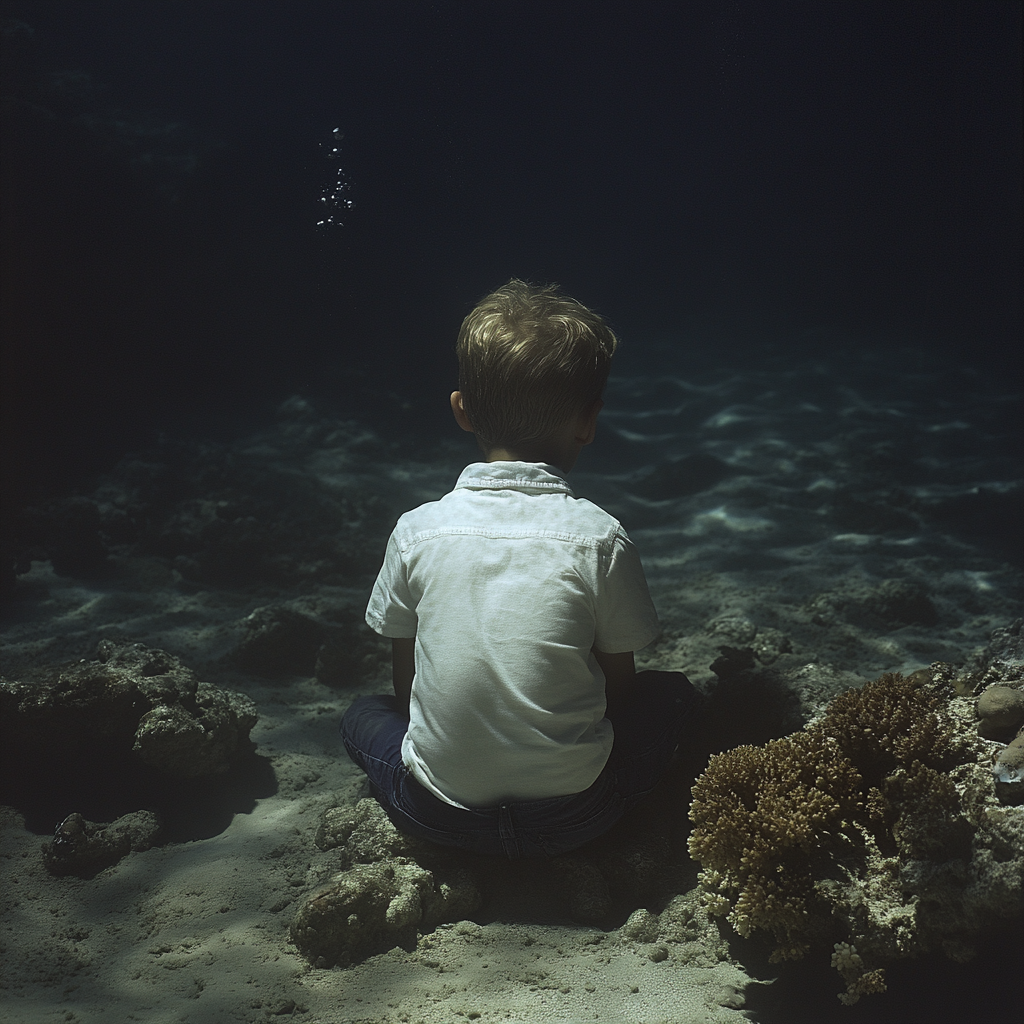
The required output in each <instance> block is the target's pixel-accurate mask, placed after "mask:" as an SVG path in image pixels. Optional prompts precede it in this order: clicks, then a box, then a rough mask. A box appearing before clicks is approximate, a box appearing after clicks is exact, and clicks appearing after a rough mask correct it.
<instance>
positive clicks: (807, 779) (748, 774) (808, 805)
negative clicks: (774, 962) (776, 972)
mask: <svg viewBox="0 0 1024 1024" xmlns="http://www.w3.org/2000/svg"><path fill="white" fill-rule="evenodd" d="M723 783H724V784H723ZM860 784H861V778H860V776H859V775H858V773H857V771H856V770H855V769H854V767H853V765H852V764H851V763H850V762H849V761H848V760H847V759H846V758H844V757H843V756H842V754H841V753H840V751H839V746H838V744H837V743H836V742H835V740H834V739H832V738H831V737H829V736H827V735H825V734H824V733H823V732H821V731H820V730H814V731H809V732H803V733H796V734H794V735H793V736H788V737H786V738H784V739H780V740H773V741H772V742H771V743H769V744H767V746H764V747H749V746H744V747H737V748H736V749H735V750H729V751H726V752H725V753H723V754H718V755H716V756H715V757H713V758H712V759H711V762H710V764H709V765H708V770H707V771H706V772H705V773H704V774H703V775H702V776H701V777H700V778H699V779H698V780H697V782H696V784H695V785H694V787H693V806H692V810H691V812H690V817H691V818H692V819H693V821H694V823H695V824H696V826H697V827H696V828H695V829H694V831H693V833H692V834H691V836H690V840H689V847H690V855H691V856H692V857H694V858H695V859H696V860H698V861H700V862H701V864H703V865H705V866H710V867H711V868H712V869H713V870H714V871H715V872H717V874H715V875H714V876H712V875H710V874H707V873H706V874H705V877H704V882H705V885H706V887H708V888H709V889H712V890H714V891H716V892H718V893H719V894H720V895H721V896H726V897H728V898H729V899H734V900H735V902H734V904H733V907H732V910H731V912H730V914H729V921H730V923H731V924H732V925H733V927H735V929H736V930H737V931H738V932H739V933H740V934H741V935H744V936H746V935H749V934H750V932H751V931H752V930H753V929H755V928H761V929H765V930H768V931H770V932H771V933H772V934H773V935H775V937H776V939H777V940H778V942H779V948H778V950H777V951H776V958H777V959H782V958H795V957H798V956H801V955H802V952H803V950H804V949H805V946H804V945H803V944H802V942H800V941H799V940H798V937H799V936H801V935H802V934H803V933H804V930H805V918H806V915H807V910H806V900H807V898H808V896H809V894H810V892H811V889H812V887H813V883H814V873H813V870H812V866H813V864H814V862H815V861H816V860H817V859H818V857H819V856H820V851H821V850H822V849H829V848H835V847H836V846H839V847H841V846H844V845H850V844H851V843H853V842H855V841H856V834H855V833H853V832H852V831H851V824H850V823H851V822H852V820H853V819H854V817H855V816H856V815H857V813H858V811H859V807H860ZM719 905H721V901H720V902H719Z"/></svg>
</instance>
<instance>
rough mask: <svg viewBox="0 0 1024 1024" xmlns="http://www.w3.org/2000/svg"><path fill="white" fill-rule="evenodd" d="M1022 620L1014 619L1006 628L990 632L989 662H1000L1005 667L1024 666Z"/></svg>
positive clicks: (1023, 629) (1023, 621)
mask: <svg viewBox="0 0 1024 1024" xmlns="http://www.w3.org/2000/svg"><path fill="white" fill-rule="evenodd" d="M1022 626H1024V619H1016V620H1015V621H1014V622H1011V623H1010V625H1008V626H1003V627H1001V628H1000V629H994V630H992V636H991V639H990V640H989V645H988V651H987V652H986V654H987V655H988V656H989V658H988V660H989V661H1002V662H1005V663H1006V664H1007V665H1024V628H1022Z"/></svg>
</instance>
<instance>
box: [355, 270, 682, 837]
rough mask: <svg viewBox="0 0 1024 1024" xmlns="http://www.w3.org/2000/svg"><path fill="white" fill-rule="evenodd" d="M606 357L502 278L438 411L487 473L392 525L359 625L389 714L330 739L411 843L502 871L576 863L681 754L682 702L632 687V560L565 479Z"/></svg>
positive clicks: (675, 677)
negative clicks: (522, 860)
mask: <svg viewBox="0 0 1024 1024" xmlns="http://www.w3.org/2000/svg"><path fill="white" fill-rule="evenodd" d="M617 345H618V339H617V338H616V337H615V335H614V333H613V332H612V331H611V329H610V328H609V327H608V325H607V324H606V323H605V322H604V320H603V319H602V318H601V317H600V316H599V315H597V314H596V313H594V312H593V311H592V310H589V309H587V308H586V307H585V306H583V305H581V304H580V303H579V302H577V301H576V300H575V299H572V298H569V297H568V296H565V295H561V294H560V293H559V292H558V290H557V288H555V287H553V286H552V287H547V288H538V287H535V286H533V285H528V284H525V283H524V282H522V281H516V280H512V281H509V283H508V284H507V285H504V286H503V287H502V288H499V289H498V290H497V291H495V292H492V293H491V294H490V295H488V296H485V297H484V298H483V299H482V300H481V301H480V302H479V303H478V304H477V306H476V307H475V308H474V309H473V311H472V312H471V313H470V314H469V316H467V317H466V319H465V320H464V321H463V323H462V328H461V330H460V331H459V337H458V340H457V341H456V346H455V351H456V355H457V356H458V360H459V390H458V391H455V392H453V393H452V394H451V397H450V402H451V407H452V413H453V414H454V416H455V420H456V422H457V423H458V425H459V426H460V427H461V428H462V429H463V430H468V431H470V432H472V433H473V434H474V435H475V436H476V440H477V444H478V446H479V447H480V450H481V452H482V453H483V456H484V460H485V461H484V462H476V463H473V464H472V465H471V466H469V467H468V468H467V469H466V470H465V471H464V472H463V474H462V476H461V477H460V478H459V482H458V484H457V485H456V488H455V490H454V491H452V493H451V494H448V495H446V496H445V497H444V498H442V499H441V500H440V501H437V502H431V503H429V504H427V505H423V506H421V507H420V508H418V509H414V510H413V511H412V512H409V513H406V515H404V516H403V517H402V518H401V519H400V520H399V522H398V525H397V527H396V528H395V531H394V534H393V535H392V537H391V540H390V541H389V542H388V550H387V554H386V557H385V561H384V566H383V568H382V569H381V571H380V575H379V576H378V578H377V582H376V584H375V585H374V588H373V593H372V595H371V598H370V603H369V606H368V607H367V613H366V619H367V622H368V623H369V624H370V626H371V627H373V628H374V629H375V630H377V631H378V632H380V633H383V634H384V635H385V636H390V637H392V638H393V639H392V682H393V686H394V696H390V695H388V696H385V695H377V694H375V695H368V696H363V697H357V698H356V699H355V700H354V701H353V702H352V704H351V705H350V707H349V708H348V710H347V711H346V712H345V716H344V718H343V720H342V726H341V731H342V738H343V740H344V742H345V749H346V750H347V751H348V753H349V755H350V756H351V758H352V760H353V761H354V762H355V763H356V764H358V765H359V766H360V767H361V768H362V769H363V771H365V772H366V774H367V777H368V779H369V782H370V791H371V792H372V793H373V795H374V797H376V799H377V800H378V801H380V803H381V805H382V806H383V807H384V808H385V809H386V810H387V813H388V815H389V816H390V817H391V820H392V821H393V822H394V823H395V824H396V825H397V826H398V827H399V828H400V829H402V830H403V831H405V832H408V833H409V834H411V835H415V836H419V837H421V838H423V839H426V840H429V841H431V842H435V843H442V844H446V845H452V846H458V847H460V848H462V849H465V850H474V851H476V852H478V853H499V854H502V855H504V856H507V857H523V856H551V855H554V854H556V853H561V852H564V851H566V850H570V849H574V848H576V847H578V846H581V845H582V844H584V843H586V842H589V841H590V840H591V839H593V838H594V837H596V836H598V835H601V834H602V833H603V832H606V831H607V830H608V829H609V828H611V826H612V825H613V824H614V823H615V822H616V821H618V820H619V818H621V816H622V815H623V814H624V813H626V811H627V810H628V809H629V808H630V807H632V806H633V805H634V804H635V803H636V802H637V801H638V800H640V799H642V798H643V796H644V795H645V794H647V793H649V792H650V791H651V790H652V788H653V787H654V785H655V784H656V782H657V780H658V779H659V778H660V777H661V775H662V773H663V772H664V770H665V768H666V766H667V765H668V763H669V760H670V759H671V757H672V756H673V753H674V751H675V749H676V745H677V743H678V741H679V736H680V735H681V730H682V728H683V724H684V722H685V721H686V720H687V718H688V716H689V714H690V710H691V709H692V707H693V705H694V702H695V701H696V694H695V692H694V691H693V688H692V687H691V686H690V684H689V682H688V680H687V679H686V678H685V676H682V675H680V674H677V673H667V672H650V671H647V672H639V673H638V672H637V671H636V666H635V663H634V656H633V655H634V651H636V650H637V649H638V648H641V647H644V646H646V645H647V644H649V643H650V642H651V641H652V640H653V639H654V638H655V637H656V636H657V633H658V620H657V616H656V615H655V612H654V606H653V604H652V602H651V597H650V593H649V592H648V590H647V583H646V581H645V580H644V574H643V569H642V568H641V566H640V559H639V557H638V556H637V553H636V551H635V550H634V548H633V546H632V545H631V544H630V542H629V539H628V538H627V537H626V535H625V533H624V532H623V531H622V528H621V527H620V526H619V524H618V523H617V522H616V521H615V520H614V519H613V518H612V517H611V516H609V515H608V514H607V513H605V512H603V511H601V509H599V508H597V507H596V506H595V505H592V504H591V503H590V502H587V501H580V500H578V499H576V498H575V497H574V496H573V494H572V491H570V490H569V487H568V484H567V483H566V481H565V474H566V473H568V472H569V471H570V470H571V469H572V467H573V466H574V465H575V463H576V460H577V458H578V456H579V454H580V452H581V451H582V450H583V448H584V447H586V446H587V445H589V444H590V443H591V442H592V441H593V440H594V437H595V433H596V430H597V418H598V415H599V413H600V411H601V407H602V405H603V402H602V398H601V395H602V393H603V391H604V386H605V384H606V382H607V380H608V372H609V368H610V366H611V357H612V355H613V353H614V352H615V348H616V346H617Z"/></svg>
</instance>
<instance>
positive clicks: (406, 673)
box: [391, 636, 632, 714]
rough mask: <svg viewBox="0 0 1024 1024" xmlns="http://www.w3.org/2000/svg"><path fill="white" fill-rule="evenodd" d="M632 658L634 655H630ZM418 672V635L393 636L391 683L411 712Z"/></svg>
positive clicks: (406, 710)
mask: <svg viewBox="0 0 1024 1024" xmlns="http://www.w3.org/2000/svg"><path fill="white" fill-rule="evenodd" d="M630 657H631V658H632V655H630ZM415 674H416V637H414V636H410V637H405V636H403V637H392V638H391V683H392V685H393V686H394V688H395V696H396V697H397V698H398V701H399V704H400V705H401V707H402V711H404V712H405V713H406V714H408V713H409V697H410V695H411V694H412V677H413V676H414V675H415Z"/></svg>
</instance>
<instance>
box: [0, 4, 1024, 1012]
mask: <svg viewBox="0 0 1024 1024" xmlns="http://www.w3.org/2000/svg"><path fill="white" fill-rule="evenodd" d="M1019 28H1020V7H1019V5H1016V4H1002V3H978V4H975V5H966V6H965V5H962V4H957V3H952V2H948V3H947V2H939V3H931V4H916V3H907V4H906V5H903V6H900V7H899V8H896V7H895V6H892V5H881V4H876V3H871V2H866V0H865V2H856V3H850V4H844V5H842V7H841V8H840V7H838V6H836V7H832V6H831V5H830V6H829V8H828V10H827V11H826V9H825V8H824V7H818V6H816V5H808V4H802V3H792V2H772V3H765V4H761V5H751V6H745V5H737V4H732V3H727V2H724V0H723V2H719V0H708V2H706V3H697V4H693V5H687V7H686V9H685V10H684V9H683V8H682V7H679V8H677V6H676V5H668V4H660V3H654V2H643V0H642V2H639V3H632V4H620V3H617V2H612V0H607V2H605V0H600V2H594V3H577V2H571V0H563V2H552V3H548V4H540V3H534V2H533V0H515V2H513V0H509V2H508V3H507V4H502V5H493V6H492V5H486V4H476V3H471V2H465V3H463V2H455V0H446V2H440V3H425V2H424V3H419V2H415V0H408V2H402V0H395V2H380V3H371V2H369V0H367V2H362V0H357V2H353V3H350V4H343V5H335V4H329V3H317V2H310V3H303V4H296V5H294V7H293V6H292V5H288V7H287V8H285V7H278V6H277V5H270V4H265V3H261V2H258V3H253V4H251V5H248V4H247V5H234V4H229V3H216V2H215V3H211V4H210V5H208V6H207V5H204V9H203V12H202V13H198V8H197V9H196V10H195V11H186V10H185V7H184V6H182V7H181V8H177V7H175V6H174V5H170V6H166V7H163V6H162V7H159V8H157V7H155V6H151V5H148V4H143V3H137V2H129V0H123V2H110V3H94V4H92V3H90V4H71V3H31V2H26V3H20V4H19V3H10V4H5V13H4V21H3V27H2V31H3V47H4V49H3V56H4V76H3V88H4V95H3V121H2V132H3V138H4V145H5V148H6V149H7V150H8V152H9V153H10V154H11V156H10V158H9V159H8V160H7V161H6V168H5V170H4V171H3V175H4V179H3V216H4V232H3V235H4V237H3V274H4V289H3V292H4V295H3V303H4V318H5V323H6V325H7V326H6V328H5V331H4V342H3V343H4V369H3V409H2V412H3V417H4V434H5V444H4V449H5V451H4V454H3V491H4V498H3V517H2V522H0V527H2V530H0V541H2V555H3V564H2V567H0V570H2V579H0V583H2V594H3V605H2V612H0V873H2V881H0V907H2V910H0V1015H2V1016H3V1018H4V1019H5V1020H10V1021H18V1022H19V1024H43V1022H56V1021H76V1022H90V1021H96V1022H99V1021H108V1020H111V1019H117V1020H126V1021H129V1020H138V1021H145V1022H150V1021H154V1022H157V1021H158V1022H179V1021H180V1022H188V1024H195V1022H206V1021H210V1022H213V1021H217V1022H221V1021H237V1022H240V1024H241V1022H245V1024H253V1022H257V1021H265V1020H269V1019H296V1020H301V1021H308V1022H324V1024H343V1022H351V1024H356V1022H359V1024H371V1022H372V1024H378V1022H380V1024H383V1022H388V1024H390V1022H394V1021H402V1022H409V1024H415V1022H421V1024H450V1022H456V1021H462V1020H478V1021H481V1022H487V1021H512V1022H516V1021H520V1022H533V1021H550V1022H557V1024H578V1022H583V1021H602V1022H603V1021H609V1022H619V1021H621V1022H629V1024H658V1022H661V1024H691V1022H693V1024H696V1022H702V1024H703V1022H723V1024H724V1022H729V1021H736V1022H739V1021H752V1022H759V1024H800V1022H806V1024H812V1022H814V1024H819V1022H821V1021H849V1022H851V1024H853V1022H857V1024H924V1022H928V1024H939V1022H949V1024H954V1022H956V1024H962V1022H965V1021H982V1020H984V1021H1000V1020H1012V1019H1015V1016H1016V1015H1019V1010H1020V1006H1021V1001H1022V1000H1024V974H1022V972H1021V970H1020V965H1021V963H1022V957H1024V928H1022V923H1024V748H1022V743H1024V739H1022V737H1024V626H1022V623H1024V430H1022V428H1024V376H1022V374H1021V372H1020V371H1021V369H1022V360H1021V345H1020V341H1021V308H1020V307H1021V303H1020V298H1021V296H1020V283H1019V270H1020V185H1019V180H1020V169H1021V168H1020V140H1019V125H1020V100H1019V85H1017V84H1014V83H1017V82H1018V79H1019V72H1020V44H1019V35H1020V34H1019ZM339 125H340V127H338V126H339ZM510 278H522V279H526V280H529V281H532V282H535V283H539V284H547V283H549V282H552V281H558V282H560V284H561V285H562V286H563V288H564V290H565V292H566V293H568V294H570V295H573V296H574V297H576V298H577V299H579V301H580V302H582V303H583V304H584V305H586V306H588V307H590V308H592V309H595V310H596V311H598V312H599V313H601V314H602V315H604V316H606V317H607V318H608V320H609V322H610V323H611V325H612V327H613V328H614V330H615V332H616V334H617V335H618V336H619V338H620V348H619V350H618V352H617V353H616V355H615V357H614V359H613V360H612V366H611V376H610V377H609V380H608V384H607V387H606V388H605V391H604V395H603V399H604V406H603V408H602V409H601V411H600V415H599V418H598V421H597V431H596V436H595V439H594V441H593V444H591V445H589V446H588V447H586V448H585V449H584V450H583V452H582V454H581V456H580V458H579V461H578V463H577V464H576V465H575V467H574V468H573V469H572V470H571V472H570V473H569V474H568V482H569V486H570V487H571V488H572V491H573V493H574V495H576V496H577V497H579V498H586V499H588V500H589V501H591V502H593V503H595V504H597V505H599V506H600V507H601V508H602V509H604V510H605V511H607V512H608V513H609V514H610V515H611V516H614V517H615V518H616V519H617V520H618V521H619V522H620V523H621V524H622V525H623V526H624V528H625V530H626V531H627V532H628V535H629V538H630V539H631V540H632V542H633V544H634V545H635V547H636V549H637V552H638V553H639V556H640V559H641V562H642V565H643V569H644V574H645V576H646V579H647V583H648V585H649V588H650V593H651V596H652V598H653V601H654V605H655V608H656V611H657V615H658V621H659V624H660V633H659V635H658V637H657V639H655V640H654V642H653V643H651V644H650V645H648V646H647V647H645V648H643V649H642V650H639V651H637V652H636V654H635V657H636V666H637V669H638V670H645V669H653V670H666V671H675V672H682V673H685V675H686V676H687V677H688V679H689V680H690V681H691V682H692V684H693V685H694V687H695V688H696V690H697V691H698V693H699V694H700V697H701V707H700V711H699V718H698V719H697V726H696V727H695V728H694V729H692V730H691V731H690V732H689V733H688V734H687V735H688V737H689V739H688V741H687V743H686V744H684V746H682V747H681V748H680V749H679V751H678V753H677V756H676V758H675V759H674V761H673V763H672V765H671V766H670V768H669V769H668V771H667V773H666V774H665V776H664V778H663V779H662V780H661V782H660V783H659V784H658V787H657V789H656V790H655V791H654V792H653V793H652V794H651V795H650V796H649V797H648V798H646V799H645V800H644V801H642V802H641V803H640V804H639V805H637V807H636V808H634V809H633V810H632V811H630V812H629V813H627V815H626V816H625V817H624V818H623V819H622V820H621V821H620V822H619V823H618V824H616V825H615V826H613V827H612V828H611V830H610V831H608V832H607V833H605V834H604V835H602V836H600V837H599V838H597V839H593V840H591V841H590V842H588V843H586V844H585V845H583V846H582V847H579V848H577V849H575V850H573V851H571V852H570V853H568V854H560V855H558V856H555V857H550V858H538V859H523V860H504V859H500V858H497V857H486V856H483V855H475V854H469V853H463V852H460V851H458V850H456V849H454V848H451V847H442V846H436V845H433V844H431V843H429V842H426V841H425V840H422V839H417V838H413V837H410V836H407V835H405V834H403V833H402V832H400V831H399V830H398V829H397V828H396V827H395V825H394V824H393V823H392V822H391V821H390V820H389V818H388V817H387V815H386V814H385V813H384V810H383V809H382V808H381V805H380V804H378V803H377V801H376V800H375V799H374V798H373V795H372V794H371V790H370V787H369V785H368V782H367V778H366V776H365V775H364V774H363V772H362V771H361V770H360V769H359V768H358V767H357V766H356V765H355V764H354V763H353V762H352V760H351V759H350V758H349V756H348V755H347V754H346V752H345V748H344V746H343V745H342V741H341V738H340V735H339V724H340V721H341V718H342V716H343V714H344V713H345V711H346V710H347V709H348V708H349V707H350V706H351V705H352V703H353V701H355V700H356V699H357V698H361V697H366V696H371V695H381V694H388V693H391V692H392V650H391V644H390V642H389V641H387V640H385V639H384V638H383V637H381V636H378V635H377V634H376V633H374V632H373V631H372V630H371V629H370V628H369V626H368V625H367V624H366V622H365V619H364V614H365V611H366V606H367V601H368V598H369V595H370V591H371V588H372V586H373V584H374V580H375V578H376V576H377V573H378V571H379V569H380V567H381V564H382V560H383V558H384V551H385V546H386V545H387V542H388V538H389V536H390V534H391V531H392V530H393V528H394V527H395V524H396V521H397V520H398V517H399V516H400V515H402V514H403V513H404V512H406V511H408V510H410V509H413V508H415V507H417V506H419V505H421V504H423V503H425V502H429V501H435V500H437V499H439V498H441V497H442V496H443V495H445V494H446V493H448V492H450V491H451V490H452V488H453V487H454V486H455V482H456V480H457V479H458V478H459V474H460V473H461V472H462V470H463V469H464V468H465V467H466V466H467V465H468V464H470V463H472V462H475V461H479V459H480V458H481V455H480V452H479V450H478V449H477V447H476V444H475V443H474V439H473V437H472V436H471V435H470V434H468V433H465V432H464V431H462V430H460V429H459V427H458V425H457V424H456V422H455V421H454V420H453V419H452V418H451V414H450V412H449V409H448V405H449V393H450V392H451V391H452V390H453V389H454V388H455V387H457V386H458V371H457V367H456V364H455V358H454V346H455V338H456V335H457V334H458V331H459V325H460V323H461V321H462V318H463V317H465V316H466V314H467V313H468V312H469V311H470V309H471V308H472V307H473V306H474V304H475V303H476V302H477V301H478V300H479V299H480V298H481V296H483V295H484V294H485V293H487V292H489V291H491V290H493V289H494V288H497V287H499V286H500V285H502V284H504V283H505V282H506V281H508V280H509V279H510ZM543 573H544V567H543V566H538V577H540V576H542V575H543Z"/></svg>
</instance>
